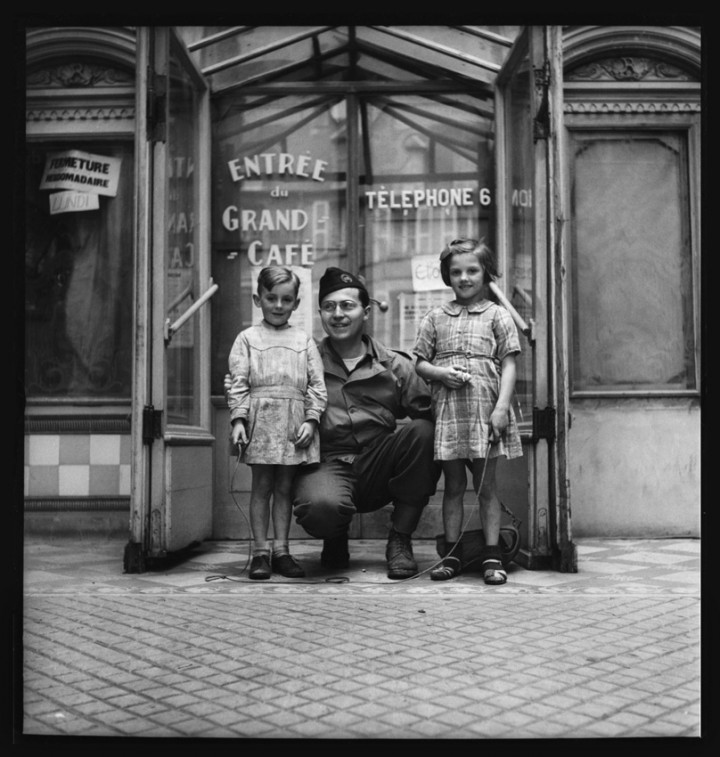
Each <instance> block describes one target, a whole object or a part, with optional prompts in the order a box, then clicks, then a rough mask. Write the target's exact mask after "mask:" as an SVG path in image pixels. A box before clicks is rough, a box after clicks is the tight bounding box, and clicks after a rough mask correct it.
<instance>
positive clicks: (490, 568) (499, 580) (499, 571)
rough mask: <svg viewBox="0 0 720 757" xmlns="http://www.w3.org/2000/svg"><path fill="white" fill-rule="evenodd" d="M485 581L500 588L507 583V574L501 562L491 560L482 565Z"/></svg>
mask: <svg viewBox="0 0 720 757" xmlns="http://www.w3.org/2000/svg"><path fill="white" fill-rule="evenodd" d="M482 571H483V581H485V583H486V584H490V585H491V586H500V585H501V584H504V583H505V582H506V581H507V573H506V572H505V569H504V567H503V564H502V561H501V560H496V559H494V558H490V559H488V560H484V561H483V564H482Z"/></svg>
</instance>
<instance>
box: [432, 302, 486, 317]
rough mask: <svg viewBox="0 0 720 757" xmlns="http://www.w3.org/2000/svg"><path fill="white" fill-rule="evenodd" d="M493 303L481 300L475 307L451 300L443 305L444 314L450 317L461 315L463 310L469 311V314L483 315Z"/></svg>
mask: <svg viewBox="0 0 720 757" xmlns="http://www.w3.org/2000/svg"><path fill="white" fill-rule="evenodd" d="M492 304H493V303H492V302H491V301H490V300H481V301H480V302H476V303H474V304H473V305H469V306H468V305H461V304H460V303H459V302H458V301H457V300H451V301H450V302H446V303H444V304H443V305H442V309H443V312H444V313H447V314H448V315H460V313H462V311H463V310H467V311H468V313H482V312H483V311H485V310H487V309H488V308H489V307H490V305H492Z"/></svg>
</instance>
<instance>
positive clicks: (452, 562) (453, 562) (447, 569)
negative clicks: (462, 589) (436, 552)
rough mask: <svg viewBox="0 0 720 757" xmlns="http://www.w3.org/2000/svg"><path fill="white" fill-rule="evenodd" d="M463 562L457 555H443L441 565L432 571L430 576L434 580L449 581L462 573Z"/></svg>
mask: <svg viewBox="0 0 720 757" xmlns="http://www.w3.org/2000/svg"><path fill="white" fill-rule="evenodd" d="M461 566H462V563H461V562H460V560H459V558H457V557H452V556H450V557H443V559H442V561H441V562H440V565H438V567H437V568H434V569H433V570H431V571H430V578H431V580H433V581H448V580H449V579H451V578H455V576H459V575H460V568H461Z"/></svg>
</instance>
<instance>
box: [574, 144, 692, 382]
mask: <svg viewBox="0 0 720 757" xmlns="http://www.w3.org/2000/svg"><path fill="white" fill-rule="evenodd" d="M572 151H573V158H574V163H575V166H574V172H573V176H574V177H575V180H574V184H573V188H572V203H573V208H572V217H573V219H574V221H573V232H574V239H573V245H572V254H573V388H574V389H596V388H603V389H615V390H630V389H663V388H671V389H691V388H694V387H695V373H694V362H693V360H694V359H693V355H694V350H693V329H692V299H691V298H692V287H691V260H690V250H689V244H688V234H687V213H688V204H687V174H686V161H685V157H684V156H685V143H684V137H683V135H681V134H678V133H669V132H645V133H641V132H637V133H632V134H631V133H625V134H617V133H615V134H610V133H607V132H592V133H588V132H582V133H578V132H574V133H573V134H572ZM580 303H582V305H581V304H580Z"/></svg>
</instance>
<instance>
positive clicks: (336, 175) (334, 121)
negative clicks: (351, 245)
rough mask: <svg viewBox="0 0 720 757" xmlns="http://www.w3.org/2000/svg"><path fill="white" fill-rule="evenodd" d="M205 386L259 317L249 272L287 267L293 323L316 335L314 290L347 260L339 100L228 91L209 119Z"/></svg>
mask: <svg viewBox="0 0 720 757" xmlns="http://www.w3.org/2000/svg"><path fill="white" fill-rule="evenodd" d="M213 125H214V129H215V134H214V137H213V149H214V154H213V171H212V178H213V224H212V229H213V242H212V246H213V264H212V265H213V278H214V280H215V281H217V282H218V283H219V284H220V285H221V286H220V290H219V291H218V294H217V295H216V296H215V297H214V298H213V302H212V308H213V309H212V314H213V319H214V326H213V333H214V334H215V335H216V336H217V337H219V338H216V339H215V340H214V345H213V349H214V354H213V370H212V376H213V379H212V380H213V391H214V392H217V391H218V390H219V391H222V388H221V386H220V385H219V384H218V381H222V376H223V375H224V373H225V372H226V371H227V356H228V353H229V351H230V348H231V346H232V343H233V340H234V339H235V337H236V336H237V334H238V332H239V331H241V330H242V329H244V328H247V327H248V326H250V325H251V324H252V323H253V322H255V321H256V320H257V319H258V318H259V317H260V311H259V310H258V309H257V308H255V307H254V306H253V302H252V296H251V295H252V293H253V292H254V291H255V288H256V282H257V275H258V272H259V271H260V268H261V267H262V266H265V265H285V266H291V267H293V268H294V270H296V272H297V273H298V275H299V276H300V279H301V291H300V297H301V302H300V306H299V308H298V310H297V311H296V312H295V313H293V315H292V317H291V321H290V322H291V323H295V324H296V325H298V326H299V327H301V328H304V329H305V330H306V331H307V332H308V333H312V334H313V335H314V336H315V337H316V338H320V337H321V336H322V335H323V333H324V332H323V330H322V324H321V322H320V316H319V315H318V313H317V287H318V282H319V280H320V276H321V275H322V273H323V271H324V270H325V268H326V267H327V266H345V265H346V259H347V249H346V231H347V217H346V213H347V202H346V183H347V152H348V145H347V132H346V114H345V108H344V101H343V100H342V98H341V97H340V96H336V97H326V96H315V97H313V96H307V97H294V96H289V97H277V98H253V97H241V98H239V97H235V98H232V97H228V98H227V99H223V100H221V101H218V102H217V103H216V116H215V118H214V119H213Z"/></svg>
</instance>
